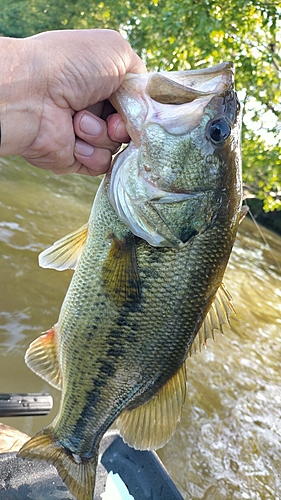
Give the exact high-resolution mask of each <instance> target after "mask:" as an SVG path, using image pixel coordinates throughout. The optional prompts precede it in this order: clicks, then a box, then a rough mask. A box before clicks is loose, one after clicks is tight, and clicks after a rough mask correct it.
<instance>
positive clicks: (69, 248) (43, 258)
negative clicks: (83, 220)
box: [39, 224, 88, 271]
mask: <svg viewBox="0 0 281 500" xmlns="http://www.w3.org/2000/svg"><path fill="white" fill-rule="evenodd" d="M87 234H88V224H84V226H82V227H80V228H79V229H76V231H73V233H70V234H68V235H67V236H64V238H61V239H60V240H58V241H56V242H55V243H54V244H53V245H52V246H51V247H50V248H47V249H46V250H44V251H43V252H41V253H40V255H39V266H41V267H46V268H49V269H56V270H57V271H65V269H75V268H76V266H77V264H78V262H79V259H80V257H81V254H82V252H83V249H84V246H85V242H86V238H87Z"/></svg>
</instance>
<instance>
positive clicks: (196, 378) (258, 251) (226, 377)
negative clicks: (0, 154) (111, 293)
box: [0, 158, 281, 500]
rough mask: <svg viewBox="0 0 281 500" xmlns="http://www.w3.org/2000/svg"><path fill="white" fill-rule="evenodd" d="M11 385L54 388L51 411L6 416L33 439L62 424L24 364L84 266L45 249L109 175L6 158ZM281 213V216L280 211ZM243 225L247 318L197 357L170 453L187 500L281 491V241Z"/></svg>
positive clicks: (241, 287) (236, 254)
mask: <svg viewBox="0 0 281 500" xmlns="http://www.w3.org/2000/svg"><path fill="white" fill-rule="evenodd" d="M0 175H1V183H0V296H1V308H0V347H1V349H0V380H1V386H0V387H1V389H0V392H8V393H9V392H49V393H50V394H51V395H52V396H53V398H54V408H53V410H52V412H51V413H50V414H49V415H48V416H46V417H18V418H9V419H8V418H5V419H3V418H2V421H3V422H4V423H5V424H8V425H11V426H13V427H16V428H18V429H20V430H22V431H23V432H25V433H27V434H29V435H32V434H34V433H35V432H37V431H38V430H39V429H40V428H41V427H42V426H43V425H46V424H48V423H50V422H51V420H53V418H54V417H55V415H56V413H57V411H58V404H59V397H60V393H59V392H58V391H57V390H56V389H53V388H52V387H50V386H49V385H48V384H47V383H46V382H44V381H43V380H41V379H40V378H39V377H37V376H36V375H35V374H33V373H32V372H31V371H30V370H29V369H28V368H27V367H26V366H25V363H24V359H23V358H24V353H25V350H26V348H27V347H28V345H29V344H30V342H31V341H32V340H34V339H35V338H36V337H38V335H39V334H40V333H41V332H43V331H45V330H47V329H48V328H50V327H51V326H52V325H53V324H54V323H56V321H57V318H58V312H59V309H60V306H61V303H62V300H63V297H64V295H65V292H66V289H67V287H68V284H69V281H70V279H71V275H72V272H71V271H65V272H63V273H61V272H56V271H53V270H45V269H40V268H39V267H38V264H37V255H38V253H39V252H40V251H42V250H43V249H44V248H46V247H47V246H49V245H50V244H51V243H53V242H54V241H56V240H57V239H59V238H60V237H62V236H63V235H65V234H67V233H68V232H70V231H72V230H74V229H76V228H77V227H79V226H81V225H82V224H84V222H86V221H87V219H88V215H89V212H90V209H91V205H92V200H93V197H94V194H95V191H96V188H97V185H98V180H97V179H93V178H85V177H82V176H64V177H57V176H54V175H52V174H50V173H48V172H45V171H41V170H39V169H36V168H35V167H31V166H29V165H27V164H26V163H25V162H23V161H22V160H21V159H19V158H11V159H0ZM280 216H281V214H280ZM262 231H263V234H264V236H265V238H266V240H267V244H265V243H264V242H263V241H262V239H261V237H260V235H259V233H258V232H257V230H256V228H255V226H254V224H253V223H252V222H251V221H250V220H248V219H246V220H244V221H243V223H242V224H241V225H240V228H239V234H238V237H237V241H236V243H235V246H234V250H233V253H232V256H231V259H230V263H229V266H228V269H227V272H226V276H225V283H226V286H227V288H228V290H229V291H230V293H231V295H232V297H233V302H234V305H235V309H236V312H237V316H236V317H233V318H232V321H231V323H232V328H231V329H229V328H228V327H226V328H225V334H224V336H222V335H220V334H219V333H218V334H217V335H216V339H215V342H213V341H210V340H209V341H208V345H207V349H204V350H203V351H202V352H201V353H197V354H196V355H194V356H192V358H191V359H189V362H188V387H187V399H186V403H185V406H184V410H183V415H182V419H181V422H180V424H179V425H178V428H177V432H176V434H175V435H174V436H173V438H172V439H171V440H170V442H169V443H168V444H167V445H166V446H165V447H164V448H163V449H162V450H160V451H159V456H160V458H161V460H162V461H163V462H164V464H165V466H166V468H167V469H168V471H169V473H170V475H171V476H172V478H173V480H174V482H175V484H176V485H177V487H178V488H179V490H180V491H181V493H182V495H183V497H184V498H185V499H186V500H189V499H190V500H199V499H200V500H225V499H234V500H236V499H237V500H240V499H252V500H260V499H261V500H265V499H272V500H278V499H281V271H280V269H281V238H280V237H278V236H277V235H276V234H274V233H271V232H270V231H267V230H266V229H264V228H262Z"/></svg>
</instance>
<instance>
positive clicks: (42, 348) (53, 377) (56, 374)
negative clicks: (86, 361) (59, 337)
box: [25, 325, 62, 389]
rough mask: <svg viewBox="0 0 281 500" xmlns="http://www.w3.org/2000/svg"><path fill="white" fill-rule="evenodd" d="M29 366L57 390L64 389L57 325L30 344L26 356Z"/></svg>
mask: <svg viewBox="0 0 281 500" xmlns="http://www.w3.org/2000/svg"><path fill="white" fill-rule="evenodd" d="M25 362H26V364H27V366H28V367H29V368H30V369H31V370H32V371H33V372H34V373H36V375H39V376H40V377H41V378H43V379H44V380H46V381H47V382H48V383H49V384H51V385H52V386H53V387H55V388H56V389H62V375H61V370H60V366H59V359H58V352H57V341H56V325H55V326H54V327H53V328H51V329H50V330H48V331H47V332H45V333H43V334H42V335H40V337H38V339H36V340H34V341H33V342H32V344H30V346H29V348H28V349H27V351H26V354H25Z"/></svg>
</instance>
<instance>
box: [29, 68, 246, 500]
mask: <svg viewBox="0 0 281 500" xmlns="http://www.w3.org/2000/svg"><path fill="white" fill-rule="evenodd" d="M204 71H205V73H204ZM185 73H186V74H184V75H183V74H182V73H180V75H179V74H178V73H172V74H171V78H170V76H169V75H170V74H169V73H167V74H165V75H163V76H162V77H161V74H152V75H151V76H150V75H138V76H137V75H131V76H128V77H127V79H125V81H124V83H123V85H122V86H121V87H120V89H119V91H117V93H116V95H115V97H114V96H113V98H112V102H113V104H114V106H115V107H116V109H117V110H118V111H119V112H120V113H121V114H122V116H123V118H124V119H125V120H127V127H128V130H129V131H130V133H131V135H132V142H131V143H130V145H129V147H128V148H127V149H126V150H125V151H124V152H122V153H121V154H120V155H119V156H118V157H117V159H116V161H115V163H114V164H113V167H112V172H111V173H110V174H108V175H107V176H105V178H104V180H103V181H102V183H101V186H100V188H99V191H98V193H97V195H96V199H95V202H94V205H93V208H92V212H91V215H90V218H89V221H88V225H87V227H85V226H84V227H83V228H81V230H80V231H77V232H75V233H73V234H72V235H69V236H68V237H66V238H64V239H62V240H60V241H59V242H57V243H55V244H54V245H53V247H51V248H50V249H48V250H47V251H45V252H43V254H42V256H41V257H40V263H41V265H43V266H44V267H54V268H57V269H65V268H71V267H72V268H75V273H74V275H73V278H72V281H71V284H70V286H69V289H68V291H67V294H66V297H65V300H64V302H63V305H62V308H61V312H60V315H59V319H58V324H57V325H55V326H54V327H53V328H52V329H50V330H49V331H48V332H46V333H45V334H43V335H42V336H41V337H39V339H37V340H35V341H34V342H33V343H32V344H31V346H30V348H29V349H28V351H27V354H26V361H27V364H28V366H30V367H31V368H32V369H33V370H34V371H35V372H36V373H38V374H39V375H41V376H42V377H43V378H45V379H46V380H48V381H49V382H50V383H52V384H53V385H54V386H55V387H57V388H60V389H61V390H62V397H61V403H60V409H59V413H58V415H57V417H56V418H55V420H54V422H53V423H52V424H51V425H50V426H49V427H47V428H45V429H43V430H42V431H40V432H39V433H38V434H37V435H36V436H35V437H34V438H32V439H31V440H30V441H29V442H28V443H26V444H25V445H24V446H23V447H22V449H21V450H20V452H19V455H20V456H22V457H26V458H35V459H41V460H47V461H49V462H50V463H53V464H54V465H55V466H56V467H57V469H58V472H59V474H60V475H61V477H62V478H63V480H64V481H65V483H66V485H67V486H68V488H69V489H70V491H71V492H72V493H73V495H74V497H75V498H76V499H77V500H91V499H92V495H93V490H94V484H95V468H96V464H97V460H98V449H99V443H100V440H101V438H102V436H103V434H104V433H105V432H106V430H107V429H108V428H109V426H110V425H111V424H112V423H113V422H114V421H115V420H116V419H117V420H116V422H117V426H118V428H119V429H120V433H121V435H122V436H123V438H124V439H125V441H126V442H128V443H129V444H130V445H132V446H135V447H136V448H139V449H153V448H157V447H159V446H163V445H164V444H165V442H166V441H167V440H168V439H169V438H170V437H171V435H172V434H173V432H174V431H175V428H176V424H177V422H178V420H179V418H180V413H181V409H182V406H183V403H184V397H185V390H186V373H185V363H186V358H187V356H188V354H189V353H190V352H192V348H193V347H192V346H194V349H195V346H196V345H198V341H197V344H195V342H196V339H197V338H199V339H200V341H199V348H200V342H203V343H205V342H206V339H207V338H208V337H212V336H213V330H214V329H217V328H220V329H221V326H222V324H223V323H224V322H227V321H228V314H229V312H230V311H231V310H232V309H231V304H230V302H229V300H230V299H229V295H228V294H227V292H225V290H224V288H222V279H223V275H224V271H225V267H226V265H227V262H228V259H229V255H230V252H231V248H232V245H233V243H234V240H235V235H236V231H237V226H238V223H239V218H240V212H241V173H240V159H239V118H238V116H239V105H238V102H237V98H236V95H235V93H234V92H233V72H232V66H231V65H230V64H228V63H225V64H223V65H220V66H218V67H215V68H212V69H208V70H199V71H197V72H196V71H195V72H191V76H189V72H185ZM153 75H155V78H156V77H157V78H156V80H155V83H153ZM167 75H168V76H167ZM196 75H198V81H197V80H196V78H197V77H196ZM159 78H160V81H161V82H162V83H161V85H160V86H159ZM204 78H206V79H207V83H204ZM212 78H213V83H212V84H211V81H212ZM182 82H184V83H182ZM156 83H157V85H156ZM175 84H176V85H175ZM194 86H197V87H198V88H197V87H196V89H195V88H194ZM148 89H149V90H148ZM206 89H207V90H206ZM152 95H153V98H152V97H151V96H152ZM168 95H170V96H172V97H171V103H170V104H167V99H168V97H167V96H168ZM128 96H129V97H128ZM183 96H185V99H186V102H183V103H182V102H181V103H179V101H181V100H182V99H183ZM173 101H174V102H176V105H174V104H173ZM134 102H136V110H134ZM128 103H129V104H128ZM140 110H141V112H140ZM142 113H143V116H142ZM209 313H210V314H209Z"/></svg>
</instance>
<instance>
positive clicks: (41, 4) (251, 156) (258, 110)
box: [0, 0, 281, 210]
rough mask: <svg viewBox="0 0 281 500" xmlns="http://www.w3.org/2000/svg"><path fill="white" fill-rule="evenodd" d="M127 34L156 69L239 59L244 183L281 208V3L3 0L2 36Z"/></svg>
mask: <svg viewBox="0 0 281 500" xmlns="http://www.w3.org/2000/svg"><path fill="white" fill-rule="evenodd" d="M102 27H104V28H112V29H119V30H121V32H122V33H123V34H124V36H126V37H127V38H128V40H129V41H130V43H131V45H132V46H133V48H134V49H135V50H136V51H137V52H138V53H139V54H140V55H141V56H142V57H143V58H144V60H145V62H146V64H147V66H148V68H149V69H155V68H157V69H159V70H162V69H170V70H172V69H173V70H176V69H189V68H191V67H193V68H194V67H195V68H200V67H206V66H210V65H213V64H217V63H219V62H221V61H223V60H232V61H233V62H234V63H235V66H236V87H237V90H238V91H239V96H240V98H241V100H242V105H243V108H244V113H245V116H244V126H243V170H244V181H245V183H246V184H247V186H248V187H249V189H250V190H252V191H253V193H254V194H255V195H256V196H258V197H260V198H262V199H264V208H265V209H266V210H273V209H276V208H277V209H281V130H280V121H281V119H280V118H281V104H280V103H281V85H280V74H281V57H280V55H281V7H280V3H279V0H277V1H276V0H275V1H274V0H272V1H271V2H270V1H269V2H263V1H259V0H248V1H247V0H233V1H231V2H229V1H228V0H227V1H226V0H220V1H218V0H148V1H147V2H143V0H104V1H92V2H89V1H88V0H87V1H86V0H65V1H62V2H58V1H57V0H13V2H7V1H4V0H0V33H1V34H2V35H4V36H15V37H24V36H29V35H31V34H34V33H37V32H40V31H44V30H50V29H65V28H68V29H69V28H102Z"/></svg>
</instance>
